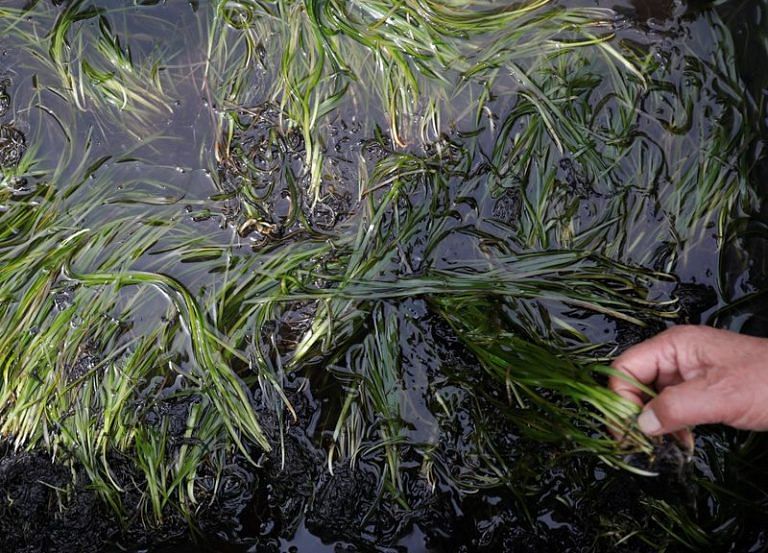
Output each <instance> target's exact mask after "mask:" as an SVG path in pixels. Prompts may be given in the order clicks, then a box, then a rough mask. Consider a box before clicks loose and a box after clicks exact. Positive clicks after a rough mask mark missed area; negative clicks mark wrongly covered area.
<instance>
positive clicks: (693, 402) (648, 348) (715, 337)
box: [608, 326, 768, 445]
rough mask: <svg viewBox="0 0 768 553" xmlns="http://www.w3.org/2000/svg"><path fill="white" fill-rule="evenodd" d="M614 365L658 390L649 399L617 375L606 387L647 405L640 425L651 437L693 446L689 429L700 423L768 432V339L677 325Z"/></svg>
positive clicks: (636, 348)
mask: <svg viewBox="0 0 768 553" xmlns="http://www.w3.org/2000/svg"><path fill="white" fill-rule="evenodd" d="M613 367H614V368H615V369H617V370H619V371H621V372H623V373H625V374H627V375H629V376H631V377H633V378H634V379H636V380H637V381H638V382H640V383H642V384H645V385H647V386H648V387H651V388H653V389H655V390H656V391H657V392H659V394H658V395H657V396H656V397H655V398H653V399H650V401H649V398H648V396H647V395H646V394H644V393H643V391H642V390H640V388H638V387H637V386H635V385H634V384H632V383H631V382H628V381H626V380H623V379H622V378H621V377H619V376H612V377H611V378H610V381H609V383H608V385H609V386H610V388H611V389H612V390H614V391H615V392H616V393H618V394H619V395H621V396H622V397H625V398H626V399H628V400H630V401H632V402H633V403H636V404H637V405H639V406H641V407H643V411H642V413H641V414H640V416H639V418H638V421H637V422H638V426H639V427H640V430H641V431H642V432H644V433H645V434H647V435H650V436H659V435H662V434H670V433H677V435H678V437H681V436H682V438H681V439H682V440H683V441H685V442H691V444H690V445H692V437H691V434H690V432H689V431H687V430H686V429H687V427H689V426H695V425H697V424H710V423H723V424H727V425H729V426H732V427H734V428H739V429H743V430H768V339H764V338H753V337H751V336H743V335H740V334H736V333H733V332H728V331H725V330H717V329H714V328H709V327H705V326H677V327H673V328H670V329H669V330H666V331H664V332H662V333H661V334H658V335H657V336H655V337H653V338H651V339H649V340H646V341H645V342H642V343H640V344H637V345H636V346H633V347H631V348H629V349H628V350H627V351H625V352H624V353H623V354H621V355H620V356H619V357H617V358H616V360H615V361H614V362H613ZM646 402H647V403H646ZM681 433H682V434H681Z"/></svg>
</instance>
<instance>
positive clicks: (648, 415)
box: [637, 377, 741, 436]
mask: <svg viewBox="0 0 768 553" xmlns="http://www.w3.org/2000/svg"><path fill="white" fill-rule="evenodd" d="M739 397H740V396H739V395H738V394H734V393H730V392H729V391H727V390H725V389H724V387H723V386H722V384H721V383H720V382H713V381H712V379H709V378H704V377H701V378H695V379H693V380H688V381H686V382H682V383H681V384H678V385H676V386H670V387H668V388H665V389H664V390H663V391H662V392H661V393H660V394H659V395H658V396H657V397H656V398H655V399H653V400H652V401H650V402H649V403H648V405H646V406H645V409H643V412H642V413H641V414H640V416H639V417H638V419H637V423H638V426H639V427H640V430H641V431H642V432H643V433H645V434H647V435H649V436H660V435H662V434H670V433H673V432H677V431H680V430H684V429H686V428H687V427H689V426H695V425H697V424H710V423H723V422H725V423H727V422H730V421H731V420H732V419H733V418H734V417H735V416H738V415H739V412H740V411H741V407H740V405H739V403H741V401H740V399H739Z"/></svg>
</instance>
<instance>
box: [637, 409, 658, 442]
mask: <svg viewBox="0 0 768 553" xmlns="http://www.w3.org/2000/svg"><path fill="white" fill-rule="evenodd" d="M637 425H638V426H639V427H640V430H641V431H642V432H643V434H648V435H651V436H652V435H654V434H657V433H658V432H659V430H661V422H660V421H659V418H658V417H657V416H656V413H654V412H653V409H646V410H645V411H643V412H642V413H640V416H639V417H637Z"/></svg>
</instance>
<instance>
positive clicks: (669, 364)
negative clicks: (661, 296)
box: [608, 331, 679, 406]
mask: <svg viewBox="0 0 768 553" xmlns="http://www.w3.org/2000/svg"><path fill="white" fill-rule="evenodd" d="M678 341H679V339H678V338H677V337H676V336H675V335H674V333H673V332H671V331H666V332H662V333H661V334H658V335H657V336H654V337H653V338H651V339H649V340H646V341H645V342H642V343H640V344H638V345H636V346H633V347H631V348H629V349H628V350H627V351H625V352H624V353H623V354H621V355H620V356H619V357H617V358H616V359H615V360H614V362H613V363H612V365H613V367H614V368H616V369H618V370H619V371H621V372H623V373H625V374H626V375H627V376H629V377H631V378H633V379H635V380H637V381H638V382H640V383H641V384H645V385H647V386H653V385H655V384H656V382H657V381H658V380H668V381H671V380H673V379H674V376H675V375H678V374H679V371H678V360H677V357H678V352H677V350H678ZM608 386H609V387H610V388H611V389H612V390H613V391H614V392H616V393H617V394H619V395H620V396H622V397H624V398H626V399H628V400H630V401H632V402H633V403H636V404H637V405H640V406H642V405H643V404H644V403H645V401H644V400H645V399H647V398H646V397H645V394H644V393H643V391H642V390H641V389H640V388H639V387H637V386H636V385H634V384H633V383H632V382H629V381H627V380H625V379H623V378H621V377H619V376H612V377H611V378H610V379H609V380H608Z"/></svg>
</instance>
